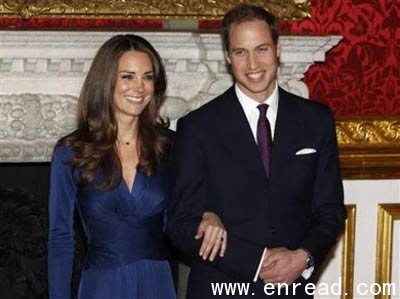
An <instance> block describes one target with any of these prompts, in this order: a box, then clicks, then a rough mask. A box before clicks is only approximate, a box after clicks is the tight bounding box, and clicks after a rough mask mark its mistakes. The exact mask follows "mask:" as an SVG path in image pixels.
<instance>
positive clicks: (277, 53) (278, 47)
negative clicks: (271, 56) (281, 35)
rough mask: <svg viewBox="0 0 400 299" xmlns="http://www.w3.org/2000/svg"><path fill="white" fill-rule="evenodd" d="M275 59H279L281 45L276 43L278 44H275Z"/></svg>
mask: <svg viewBox="0 0 400 299" xmlns="http://www.w3.org/2000/svg"><path fill="white" fill-rule="evenodd" d="M276 57H278V58H280V57H281V44H280V42H279V41H278V43H277V44H276Z"/></svg>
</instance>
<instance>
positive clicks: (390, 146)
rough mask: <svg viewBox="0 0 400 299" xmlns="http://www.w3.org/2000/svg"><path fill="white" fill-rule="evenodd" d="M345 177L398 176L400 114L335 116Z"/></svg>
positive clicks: (378, 177)
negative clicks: (388, 115) (385, 115)
mask: <svg viewBox="0 0 400 299" xmlns="http://www.w3.org/2000/svg"><path fill="white" fill-rule="evenodd" d="M336 132H337V137H338V143H339V154H340V162H341V168H342V175H343V178H345V179H395V178H400V116H393V117H384V116H377V117H352V118H338V119H337V121H336Z"/></svg>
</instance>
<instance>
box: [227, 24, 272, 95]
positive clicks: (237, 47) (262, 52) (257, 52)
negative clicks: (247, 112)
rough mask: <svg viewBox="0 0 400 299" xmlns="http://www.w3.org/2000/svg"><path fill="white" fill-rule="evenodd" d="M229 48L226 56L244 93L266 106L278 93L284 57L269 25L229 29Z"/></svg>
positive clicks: (238, 26)
mask: <svg viewBox="0 0 400 299" xmlns="http://www.w3.org/2000/svg"><path fill="white" fill-rule="evenodd" d="M229 45H230V46H229V50H228V51H227V52H226V53H225V55H226V59H227V61H228V63H229V64H230V65H231V67H232V72H233V76H234V77H235V80H236V82H237V84H238V86H239V88H240V90H241V91H243V92H244V93H245V94H246V95H247V96H249V97H251V98H252V99H254V100H256V101H257V102H260V103H261V102H264V101H265V99H266V98H267V97H269V96H270V95H271V94H272V92H273V91H274V88H275V82H276V75H277V71H278V57H279V54H280V49H279V44H278V45H275V44H274V41H273V39H272V36H271V32H270V29H269V25H268V24H267V23H266V22H264V21H261V20H253V21H248V22H243V23H239V24H235V23H234V24H232V25H231V27H230V29H229Z"/></svg>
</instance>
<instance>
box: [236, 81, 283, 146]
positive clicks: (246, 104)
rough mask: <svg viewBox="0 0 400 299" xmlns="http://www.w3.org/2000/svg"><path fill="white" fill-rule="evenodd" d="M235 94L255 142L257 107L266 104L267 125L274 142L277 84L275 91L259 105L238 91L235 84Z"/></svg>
mask: <svg viewBox="0 0 400 299" xmlns="http://www.w3.org/2000/svg"><path fill="white" fill-rule="evenodd" d="M235 92H236V95H237V97H238V99H239V103H240V105H241V106H242V108H243V111H244V114H245V115H246V118H247V121H248V122H249V125H250V128H251V132H252V133H253V136H254V140H255V141H256V142H257V122H258V118H259V116H260V110H258V108H257V106H258V105H260V104H267V105H268V106H269V107H268V110H267V118H268V121H269V125H270V127H271V137H272V140H274V132H275V123H276V116H277V114H278V102H279V101H278V84H277V83H276V84H275V89H274V91H273V92H272V94H271V95H270V96H269V97H268V98H267V99H265V101H264V102H262V103H259V102H257V101H256V100H253V99H252V98H250V97H249V96H247V95H245V94H244V93H243V91H241V90H240V88H239V86H238V85H237V84H235Z"/></svg>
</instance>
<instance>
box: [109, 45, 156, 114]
mask: <svg viewBox="0 0 400 299" xmlns="http://www.w3.org/2000/svg"><path fill="white" fill-rule="evenodd" d="M153 94H154V70H153V63H152V61H151V58H150V57H149V55H148V54H147V53H144V52H139V51H128V52H125V53H124V54H122V56H121V57H120V59H119V61H118V70H117V83H116V86H115V90H114V107H115V114H116V118H117V120H122V119H126V118H137V117H138V116H139V115H140V114H141V113H142V111H143V110H144V108H145V107H146V106H147V105H148V104H149V102H150V101H151V99H152V98H153Z"/></svg>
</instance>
